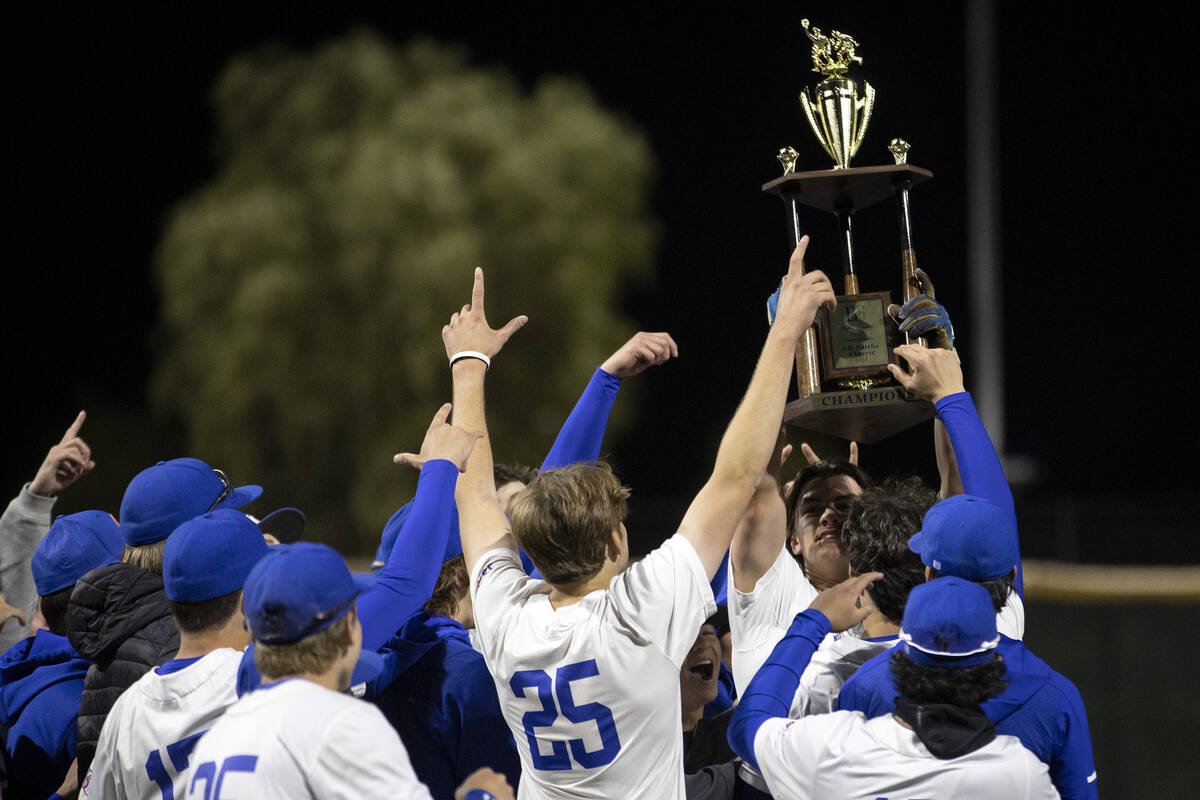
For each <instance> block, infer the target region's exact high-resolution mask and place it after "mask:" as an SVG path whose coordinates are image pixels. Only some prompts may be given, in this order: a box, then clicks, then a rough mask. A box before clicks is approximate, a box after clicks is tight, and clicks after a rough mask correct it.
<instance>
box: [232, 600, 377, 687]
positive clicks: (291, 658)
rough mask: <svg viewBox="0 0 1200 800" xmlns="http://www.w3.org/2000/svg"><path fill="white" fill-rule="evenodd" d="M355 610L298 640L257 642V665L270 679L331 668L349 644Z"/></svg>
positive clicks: (255, 650) (264, 675)
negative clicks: (289, 642) (350, 628)
mask: <svg viewBox="0 0 1200 800" xmlns="http://www.w3.org/2000/svg"><path fill="white" fill-rule="evenodd" d="M353 613H354V612H353V611H351V612H350V613H348V614H344V615H343V616H342V617H341V618H340V619H338V620H337V621H336V622H334V623H333V624H332V625H330V626H329V627H328V628H326V629H325V630H323V631H318V632H317V633H314V634H313V635H312V636H305V637H304V638H303V639H301V640H300V641H298V642H292V643H291V644H263V643H262V642H255V644H254V666H256V667H258V671H259V672H260V673H261V674H262V676H263V678H265V679H267V680H276V679H278V678H285V677H287V676H288V675H321V674H323V673H325V672H328V671H329V670H330V669H331V668H332V667H333V665H334V663H336V662H337V660H338V659H339V658H341V657H342V655H343V654H345V652H346V649H347V648H348V647H349V644H348V642H349V641H350V631H349V625H350V620H351V616H352V614H353Z"/></svg>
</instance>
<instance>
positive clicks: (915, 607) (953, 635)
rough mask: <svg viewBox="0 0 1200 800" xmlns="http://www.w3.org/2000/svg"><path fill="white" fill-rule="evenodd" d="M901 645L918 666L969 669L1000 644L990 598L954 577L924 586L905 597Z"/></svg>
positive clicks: (975, 584) (990, 656)
mask: <svg viewBox="0 0 1200 800" xmlns="http://www.w3.org/2000/svg"><path fill="white" fill-rule="evenodd" d="M900 641H902V642H904V654H905V655H907V656H908V657H909V658H910V659H912V660H913V661H915V662H917V663H918V664H926V665H929V666H936V667H972V666H975V665H977V664H982V663H984V662H985V661H989V660H991V658H992V655H993V650H995V648H996V645H997V644H999V643H1000V636H999V634H997V633H996V611H995V609H994V608H992V596H991V595H990V594H988V591H987V589H984V588H983V587H982V586H980V585H979V584H978V583H975V582H973V581H969V580H965V579H963V578H956V577H954V576H953V575H949V576H946V577H944V578H938V579H937V580H936V581H929V582H928V583H923V584H921V585H920V586H917V587H915V588H914V589H913V590H912V591H911V592H909V594H908V602H907V603H906V604H905V606H904V621H903V622H901V623H900Z"/></svg>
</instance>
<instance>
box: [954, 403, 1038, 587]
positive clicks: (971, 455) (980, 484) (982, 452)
mask: <svg viewBox="0 0 1200 800" xmlns="http://www.w3.org/2000/svg"><path fill="white" fill-rule="evenodd" d="M935 408H936V409H937V414H938V418H939V419H941V421H942V423H943V424H944V425H945V426H946V432H947V433H948V434H949V435H950V444H951V445H952V446H953V447H954V458H955V460H956V461H957V462H958V472H959V474H960V475H961V476H962V482H963V489H965V490H966V493H967V494H970V495H974V496H976V497H982V498H984V499H985V500H990V501H991V502H993V503H995V504H996V505H998V506H1000V508H1002V509H1004V510H1005V511H1006V512H1008V513H1009V514H1010V515H1011V516H1012V519H1013V524H1014V525H1015V524H1016V520H1017V511H1016V506H1015V505H1014V504H1013V496H1012V489H1010V488H1009V486H1008V479H1007V478H1005V477H1004V467H1003V466H1001V464H1000V457H999V456H998V455H996V448H995V447H993V446H992V440H991V439H990V438H989V437H988V434H987V430H986V429H985V428H984V427H983V420H981V419H980V418H979V412H978V411H977V410H976V409H975V402H974V401H973V400H972V399H971V394H970V393H969V392H958V393H956V394H951V395H947V396H946V397H943V398H942V399H941V400H938V401H937V404H936V405H935ZM1013 585H1014V587H1015V588H1016V590H1017V596H1018V597H1020V598H1021V599H1022V600H1024V599H1025V576H1024V569H1023V568H1022V567H1021V563H1020V561H1018V562H1017V578H1016V581H1015V582H1014V584H1013Z"/></svg>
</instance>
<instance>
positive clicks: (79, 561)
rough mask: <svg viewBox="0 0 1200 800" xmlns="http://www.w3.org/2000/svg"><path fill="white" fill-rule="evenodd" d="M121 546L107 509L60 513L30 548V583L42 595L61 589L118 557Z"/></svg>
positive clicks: (120, 540)
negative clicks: (44, 533)
mask: <svg viewBox="0 0 1200 800" xmlns="http://www.w3.org/2000/svg"><path fill="white" fill-rule="evenodd" d="M124 549H125V538H124V537H123V536H122V535H121V529H120V528H119V527H117V521H116V520H115V519H113V516H112V514H110V513H108V512H107V511H80V512H79V513H78V514H68V515H67V516H63V517H59V518H58V519H56V520H54V524H53V525H51V526H50V530H48V531H46V535H45V537H43V538H42V541H41V543H40V544H38V546H37V549H36V550H34V551H33V559H32V561H31V562H30V568H31V569H32V570H33V585H34V586H35V587H36V588H37V593H38V595H39V596H41V597H46V596H47V595H51V594H54V593H55V592H60V591H62V590H63V589H66V588H67V587H68V586H74V585H75V582H76V581H78V580H79V579H80V578H82V577H83V576H84V575H86V574H87V573H89V572H91V571H92V570H94V569H95V568H96V567H103V566H105V565H107V564H115V563H117V562H118V561H120V560H121V552H122V551H123V550H124Z"/></svg>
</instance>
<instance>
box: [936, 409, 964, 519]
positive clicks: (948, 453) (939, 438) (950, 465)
mask: <svg viewBox="0 0 1200 800" xmlns="http://www.w3.org/2000/svg"><path fill="white" fill-rule="evenodd" d="M933 453H934V456H935V457H936V458H937V467H938V477H939V478H940V479H941V486H940V488H939V490H938V497H939V498H940V499H942V500H945V499H946V498H947V497H953V496H954V495H956V494H963V493H965V492H966V490H965V489H964V488H963V483H962V475H961V474H960V473H959V471H958V459H956V458H955V457H954V445H953V444H951V443H950V434H949V433H947V432H946V423H944V422H942V421H941V420H940V419H934V421H933Z"/></svg>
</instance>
